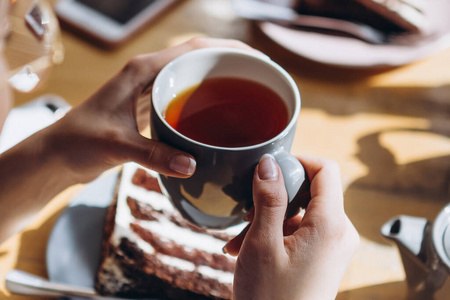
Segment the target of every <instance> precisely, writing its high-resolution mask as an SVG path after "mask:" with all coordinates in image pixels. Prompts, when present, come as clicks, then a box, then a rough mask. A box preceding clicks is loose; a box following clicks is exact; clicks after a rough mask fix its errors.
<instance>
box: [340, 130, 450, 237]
mask: <svg viewBox="0 0 450 300" xmlns="http://www.w3.org/2000/svg"><path fill="white" fill-rule="evenodd" d="M395 132H401V133H407V134H431V135H435V134H436V133H434V132H430V131H426V130H418V129H408V128H392V129H386V130H383V131H379V132H375V133H372V134H369V135H366V136H364V137H362V138H360V139H359V140H358V147H359V151H358V153H357V155H356V156H357V158H358V159H359V160H360V161H361V162H362V163H363V164H364V165H365V166H366V167H367V169H368V173H367V175H365V176H364V177H361V178H359V179H357V180H356V181H354V182H352V183H351V184H350V185H349V186H348V188H347V189H346V191H345V206H346V211H347V214H348V216H349V218H350V219H351V220H352V222H353V223H354V225H355V227H356V228H357V230H358V231H359V233H360V234H361V235H363V236H365V237H367V238H369V239H371V240H373V241H376V242H379V243H385V242H386V240H384V239H383V238H382V237H381V234H380V228H381V226H382V225H383V224H384V223H385V222H387V221H388V220H389V219H391V218H392V217H394V216H396V215H400V214H403V215H413V216H421V217H425V218H427V219H429V220H430V221H433V220H434V218H435V217H436V216H437V214H438V213H439V211H440V210H441V209H442V208H443V207H444V206H445V204H447V203H448V201H449V199H450V154H449V155H443V156H436V157H433V158H427V159H422V160H417V161H413V162H410V163H406V164H399V163H397V162H396V159H395V157H394V155H393V154H392V152H391V151H390V150H389V149H388V148H387V147H385V146H383V145H382V143H381V141H380V137H381V136H382V135H383V134H386V133H395ZM417 141H418V142H423V140H422V139H418V140H417ZM416 146H420V145H416ZM412 147H414V145H412ZM406 150H408V149H406Z"/></svg>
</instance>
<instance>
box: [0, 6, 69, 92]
mask: <svg viewBox="0 0 450 300" xmlns="http://www.w3.org/2000/svg"><path fill="white" fill-rule="evenodd" d="M0 1H5V0H0ZM5 2H7V1H5ZM0 26H3V31H4V32H5V40H4V48H3V56H4V58H5V59H6V63H7V65H8V68H9V72H8V76H7V80H8V83H9V84H10V86H12V87H13V88H14V89H16V90H18V91H20V92H31V91H32V90H34V89H35V88H36V87H37V86H39V85H40V84H41V83H42V82H43V81H44V80H45V78H46V77H47V76H48V74H49V71H50V69H51V68H52V66H53V65H55V64H59V63H61V62H62V61H63V59H64V47H63V45H62V41H61V33H60V27H59V23H58V20H57V18H56V16H55V14H54V11H53V8H52V6H51V5H50V4H49V3H47V2H46V1H42V0H11V1H10V2H9V8H8V22H3V23H2V24H1V25H0Z"/></svg>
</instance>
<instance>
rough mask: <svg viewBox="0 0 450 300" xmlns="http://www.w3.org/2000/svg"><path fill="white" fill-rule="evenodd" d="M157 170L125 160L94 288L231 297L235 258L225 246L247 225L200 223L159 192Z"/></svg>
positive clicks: (137, 294)
mask: <svg viewBox="0 0 450 300" xmlns="http://www.w3.org/2000/svg"><path fill="white" fill-rule="evenodd" d="M155 176H156V174H155V173H153V172H151V171H149V170H145V169H143V168H142V167H140V166H138V165H136V164H133V163H129V164H126V165H124V168H123V170H122V174H121V178H120V180H119V183H118V184H119V186H118V191H117V197H116V198H117V199H116V201H115V202H114V204H113V205H112V206H111V207H110V210H109V214H108V219H107V222H106V226H105V235H104V241H103V246H102V247H103V248H102V259H101V265H100V267H99V269H98V273H97V279H96V289H97V291H98V292H100V293H101V294H104V295H113V296H119V297H125V298H153V299H162V300H166V299H231V297H232V282H233V275H234V266H235V258H233V257H231V256H228V255H224V254H223V253H222V247H223V246H224V245H225V243H226V242H227V241H228V240H229V239H231V238H232V237H233V236H234V235H236V234H238V233H239V232H240V230H241V229H242V228H243V227H242V226H237V227H234V228H230V229H227V230H225V231H215V230H207V229H204V228H199V227H196V226H194V225H192V224H190V223H188V222H187V221H186V220H184V219H183V218H182V217H181V215H180V214H179V213H178V212H177V211H175V209H174V208H173V206H172V205H171V203H170V201H169V200H168V199H167V198H166V197H165V196H164V195H162V194H161V190H160V188H159V185H158V182H157V179H156V177H155Z"/></svg>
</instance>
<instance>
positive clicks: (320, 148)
mask: <svg viewBox="0 0 450 300" xmlns="http://www.w3.org/2000/svg"><path fill="white" fill-rule="evenodd" d="M19 1H22V0H19ZM48 2H49V3H50V5H52V6H53V5H55V4H56V2H57V1H56V0H51V1H48ZM237 2H239V3H237ZM243 2H246V0H237V1H231V0H180V1H177V3H175V4H174V5H173V6H171V7H170V8H169V9H168V10H167V11H165V12H164V13H163V14H161V15H160V16H158V17H157V18H156V19H154V20H152V22H151V23H149V24H147V25H146V26H145V27H143V28H142V29H141V30H140V31H139V32H138V33H136V34H135V35H133V37H132V38H130V39H128V40H127V41H125V42H123V43H121V44H120V45H118V46H116V47H104V46H102V45H99V44H98V43H96V42H94V41H93V39H92V37H91V38H86V35H84V34H81V33H80V31H79V30H77V31H75V30H74V29H73V27H72V26H69V25H67V24H63V26H62V32H61V42H62V45H63V47H64V60H63V61H62V62H61V63H59V64H55V65H54V66H53V67H52V70H51V72H49V73H48V78H47V80H46V81H45V82H44V83H43V84H42V85H41V86H40V87H39V88H37V89H35V90H33V91H32V92H30V93H21V92H15V94H14V97H15V106H16V107H18V106H21V105H24V104H26V103H28V102H30V101H31V100H33V99H36V98H38V97H41V96H43V95H47V94H55V95H58V96H59V97H61V98H63V99H64V100H65V101H66V102H68V103H69V104H70V105H72V106H75V105H77V104H79V103H80V102H82V101H84V100H85V99H86V98H87V97H89V96H90V95H91V94H93V93H94V92H95V91H96V90H97V89H98V88H99V87H100V86H101V85H102V84H103V83H105V82H106V81H107V80H108V79H109V78H110V77H111V76H112V75H113V74H115V73H116V72H117V71H119V70H120V69H121V68H122V66H123V65H124V64H125V63H126V62H127V61H128V60H129V59H130V58H132V57H133V56H135V55H138V54H142V53H148V52H154V51H158V50H161V49H163V48H166V47H169V46H172V45H175V44H179V43H181V42H184V41H186V40H188V39H190V38H192V37H202V36H203V37H217V38H230V39H238V40H241V41H243V42H245V43H247V44H249V45H250V46H252V47H254V48H256V49H259V50H261V51H262V52H264V53H266V54H267V55H268V56H270V58H271V59H272V60H274V61H275V62H277V63H279V64H280V65H281V66H282V67H284V68H285V69H286V70H287V71H288V72H289V73H290V74H291V75H292V76H293V78H294V79H295V81H296V82H297V84H298V87H299V90H300V94H301V100H302V109H301V112H300V118H299V122H298V126H297V134H296V138H295V141H294V145H293V148H292V151H291V152H292V153H293V154H296V155H302V154H309V155H315V156H322V157H327V158H331V159H334V160H336V161H337V162H338V163H339V164H340V166H341V173H342V178H343V185H344V191H345V206H346V211H347V214H348V216H349V218H350V219H351V220H352V222H353V223H354V225H355V227H356V228H357V230H358V231H359V233H360V235H361V246H360V249H359V251H358V253H357V255H356V256H355V258H354V260H353V262H352V265H351V266H350V268H349V270H348V272H347V274H346V275H345V278H344V281H343V282H342V285H341V289H340V293H339V295H338V297H337V299H339V300H344V299H345V300H347V299H412V298H411V297H412V296H411V294H409V293H408V290H407V285H406V282H405V272H404V269H403V265H402V261H401V258H400V255H399V252H398V250H397V247H396V246H395V245H393V244H392V243H391V242H389V241H387V240H386V239H385V238H383V237H382V235H381V234H380V229H381V226H382V225H383V224H384V223H385V222H386V221H388V220H389V219H390V218H392V217H394V216H396V215H399V214H403V215H412V216H420V217H424V218H427V219H429V220H430V221H433V220H434V219H435V218H436V216H437V215H438V213H439V212H440V211H441V210H442V209H443V207H444V206H445V205H446V204H448V203H449V200H450V49H449V48H448V46H449V45H450V38H449V36H448V33H449V32H450V30H449V28H450V26H449V25H448V20H447V17H443V16H442V12H448V11H449V10H448V9H449V1H446V0H443V1H435V2H432V1H429V2H428V1H414V2H413V1H411V3H412V4H408V5H409V9H408V10H406V13H404V14H403V13H394V14H393V13H392V8H390V9H389V10H387V11H388V12H387V13H386V14H385V15H382V14H383V13H382V12H380V11H378V10H377V14H375V15H378V18H372V17H373V15H374V13H373V12H370V11H369V12H367V11H365V12H366V13H368V14H367V15H366V16H367V17H361V15H360V13H359V12H360V11H359V10H355V11H356V12H357V13H356V14H354V13H353V14H351V13H350V11H352V10H350V9H348V10H345V11H344V12H343V11H342V10H341V11H339V10H333V9H331V7H332V3H333V1H326V0H322V1H315V3H321V5H322V8H323V7H326V8H327V9H320V7H319V6H315V5H310V6H306V8H305V7H302V6H301V5H300V4H299V3H300V1H298V2H297V1H289V0H284V1H282V0H280V1H275V0H272V1H266V2H270V3H271V4H276V5H280V6H281V7H291V8H294V11H295V12H300V13H304V14H305V15H307V16H320V17H326V18H330V17H332V18H334V19H338V20H349V19H350V20H352V21H355V22H358V23H362V22H363V21H365V20H366V21H367V22H369V20H370V21H371V22H372V23H371V26H372V27H374V26H375V25H377V26H378V25H379V26H378V28H376V30H377V31H376V35H375V36H376V37H380V36H382V39H381V40H376V41H374V40H371V41H370V42H369V41H366V40H364V39H365V37H361V36H359V37H357V36H355V34H359V31H358V32H357V33H355V32H353V31H352V32H350V33H349V32H343V31H342V30H344V29H342V28H346V27H345V26H343V27H342V28H339V27H336V26H338V25H339V24H338V25H336V24H335V23H330V24H331V25H332V26H334V27H333V28H329V26H328V27H327V24H329V23H328V22H329V20H328V21H327V20H323V19H322V20H319V21H322V22H324V23H320V22H319V23H318V24H317V23H314V22H316V21H317V20H314V19H310V21H311V22H313V23H308V24H297V25H295V26H294V25H292V22H294V19H293V18H292V15H290V14H289V13H292V11H290V12H289V11H288V12H286V11H285V10H283V11H280V12H279V14H280V15H279V17H277V15H274V14H273V13H274V12H277V11H276V10H273V9H272V10H270V12H271V14H270V15H265V11H261V12H259V11H258V14H256V15H251V14H250V13H249V12H256V11H257V10H256V8H254V7H251V8H249V7H244V6H242V3H243ZM336 2H338V1H334V3H335V4H336ZM345 2H346V3H347V2H348V3H350V4H351V1H345ZM354 2H355V3H359V5H361V3H367V2H370V1H358V0H355V1H354ZM374 2H375V1H374ZM387 2H389V1H387ZM399 2H400V1H399ZM302 3H303V4H304V3H306V4H308V1H303V2H302ZM312 3H314V1H313V2H312ZM330 3H331V4H330ZM430 3H431V4H433V5H430ZM310 4H311V3H310ZM350 4H349V5H350ZM413 4H414V5H413ZM425 5H428V7H425ZM440 5H441V6H440ZM334 6H335V7H336V6H339V5H334ZM430 6H432V7H431V8H430ZM369 7H370V6H369ZM411 7H412V8H411ZM355 9H356V8H355ZM246 10H247V11H246ZM400 10H401V9H400ZM411 11H413V12H414V13H412V12H411ZM380 14H381V15H382V17H380ZM444 15H445V14H444ZM281 16H283V17H281ZM255 19H262V20H255ZM267 20H271V21H272V22H269V21H267ZM384 22H386V23H384ZM323 24H325V25H323ZM374 24H375V25H374ZM383 24H384V25H383ZM386 24H389V26H388V25H386ZM399 24H400V25H399ZM447 26H449V27H447ZM405 28H406V29H405ZM336 29H337V30H336ZM371 36H373V35H371ZM77 188H78V187H74V188H71V189H69V190H67V191H65V192H63V193H62V194H61V195H59V196H58V197H57V198H56V199H55V200H54V201H52V202H51V203H50V204H49V205H48V207H46V209H45V210H44V211H43V212H42V214H40V216H39V217H38V218H37V219H36V220H35V222H34V223H33V224H31V225H30V226H29V227H28V228H27V230H25V231H24V232H22V233H21V234H19V235H17V236H15V237H14V238H12V239H10V240H8V241H7V242H6V243H4V244H2V245H1V246H0V270H10V269H13V268H19V269H22V270H26V271H30V272H33V273H34V274H38V275H42V276H46V269H45V249H46V243H47V239H48V236H49V234H50V232H51V229H52V226H53V224H54V223H55V221H56V220H57V218H58V216H59V215H60V214H61V212H62V211H63V209H64V207H65V205H66V204H67V203H68V201H69V200H70V197H71V196H72V195H73V194H75V193H76V191H77ZM1 273H2V275H3V274H4V273H6V271H5V272H4V271H1ZM449 281H450V280H447V282H446V285H445V286H444V288H443V289H442V290H440V291H439V292H438V293H437V294H436V296H435V299H449V298H448V295H450V288H449V287H448V286H449V285H450V284H449ZM3 298H5V299H22V297H20V296H11V295H9V293H8V292H7V291H6V289H4V288H3V289H0V299H3ZM23 299H26V298H23Z"/></svg>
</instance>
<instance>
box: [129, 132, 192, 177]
mask: <svg viewBox="0 0 450 300" xmlns="http://www.w3.org/2000/svg"><path fill="white" fill-rule="evenodd" d="M129 141H130V142H131V144H130V145H129V149H126V151H127V153H129V155H130V157H128V160H130V161H135V162H137V163H139V164H141V165H143V166H144V167H147V168H149V169H152V170H154V171H156V172H158V173H160V174H163V175H167V176H173V177H180V178H187V177H189V176H191V175H192V174H193V173H194V172H195V167H196V161H195V159H194V157H193V156H192V155H190V154H188V153H185V152H182V151H180V150H178V149H175V148H172V147H170V146H168V145H166V144H163V143H161V142H158V141H154V140H151V139H147V138H145V137H143V136H141V135H140V134H139V133H137V132H135V133H133V134H132V136H130V137H129Z"/></svg>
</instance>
